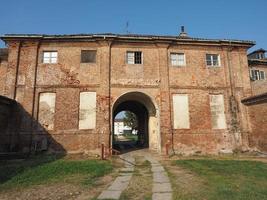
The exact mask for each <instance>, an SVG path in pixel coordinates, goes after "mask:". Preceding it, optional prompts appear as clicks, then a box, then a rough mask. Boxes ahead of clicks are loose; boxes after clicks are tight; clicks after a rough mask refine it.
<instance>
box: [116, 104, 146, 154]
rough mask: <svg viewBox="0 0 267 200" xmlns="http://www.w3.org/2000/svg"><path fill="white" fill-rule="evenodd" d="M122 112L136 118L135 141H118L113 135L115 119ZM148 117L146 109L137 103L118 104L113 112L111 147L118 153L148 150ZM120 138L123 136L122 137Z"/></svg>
mask: <svg viewBox="0 0 267 200" xmlns="http://www.w3.org/2000/svg"><path fill="white" fill-rule="evenodd" d="M122 111H129V112H131V113H134V114H135V116H136V118H137V121H138V125H137V127H136V129H137V135H136V136H137V137H136V140H127V139H125V140H118V135H115V133H114V126H115V117H116V115H117V114H118V113H120V112H122ZM148 116H149V115H148V111H147V109H146V107H145V106H144V105H143V104H142V103H140V102H138V101H134V100H127V101H123V102H121V103H119V104H118V105H117V106H116V107H115V109H114V111H113V135H112V137H113V138H112V147H113V148H114V149H116V150H119V151H120V152H127V151H130V150H134V149H140V148H148V146H149V140H148V139H149V138H148ZM120 137H124V136H123V135H122V136H120Z"/></svg>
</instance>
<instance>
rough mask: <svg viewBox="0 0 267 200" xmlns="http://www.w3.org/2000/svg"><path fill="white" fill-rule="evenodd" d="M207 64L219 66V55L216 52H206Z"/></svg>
mask: <svg viewBox="0 0 267 200" xmlns="http://www.w3.org/2000/svg"><path fill="white" fill-rule="evenodd" d="M206 64H207V66H212V67H219V66H220V65H221V61H220V55H218V54H206Z"/></svg>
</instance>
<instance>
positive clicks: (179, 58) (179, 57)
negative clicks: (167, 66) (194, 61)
mask: <svg viewBox="0 0 267 200" xmlns="http://www.w3.org/2000/svg"><path fill="white" fill-rule="evenodd" d="M171 65H172V66H185V54H184V53H171Z"/></svg>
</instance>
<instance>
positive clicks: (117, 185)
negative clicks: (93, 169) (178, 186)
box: [98, 150, 172, 200]
mask: <svg viewBox="0 0 267 200" xmlns="http://www.w3.org/2000/svg"><path fill="white" fill-rule="evenodd" d="M133 156H144V158H145V159H146V160H148V161H149V162H150V163H151V171H152V173H153V188H152V193H153V194H152V200H171V199H172V187H171V183H170V179H169V177H168V175H167V173H166V171H165V169H164V167H163V166H162V165H161V164H160V162H159V161H158V160H157V159H156V158H155V157H154V156H153V155H152V154H151V153H149V152H148V151H145V150H138V151H133V152H131V153H127V154H123V155H122V156H121V158H122V159H124V160H125V162H124V163H125V168H122V169H121V170H120V175H119V176H118V177H117V178H116V179H115V180H114V182H113V183H112V184H111V185H110V186H109V187H108V188H107V190H104V191H103V192H102V193H101V194H100V195H99V196H98V199H119V198H120V195H121V193H122V191H123V190H125V189H126V188H127V186H128V185H129V182H130V180H131V178H132V175H133V171H134V163H135V159H134V157H133Z"/></svg>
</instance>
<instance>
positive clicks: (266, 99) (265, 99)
mask: <svg viewBox="0 0 267 200" xmlns="http://www.w3.org/2000/svg"><path fill="white" fill-rule="evenodd" d="M241 102H242V103H243V104H245V105H247V106H250V105H255V104H261V103H267V92H265V93H262V94H259V95H255V96H251V97H247V98H244V99H242V100H241Z"/></svg>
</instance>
